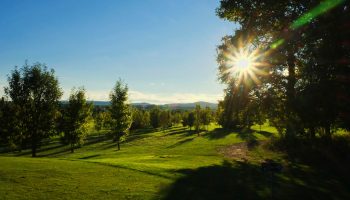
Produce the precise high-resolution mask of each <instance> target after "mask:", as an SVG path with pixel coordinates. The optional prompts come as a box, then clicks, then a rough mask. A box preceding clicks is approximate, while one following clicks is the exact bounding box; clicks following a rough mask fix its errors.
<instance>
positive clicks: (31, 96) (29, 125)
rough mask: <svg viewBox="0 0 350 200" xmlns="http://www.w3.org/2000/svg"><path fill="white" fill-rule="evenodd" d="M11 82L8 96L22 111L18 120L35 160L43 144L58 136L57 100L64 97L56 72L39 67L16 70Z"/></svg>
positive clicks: (35, 65)
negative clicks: (56, 134) (56, 127)
mask: <svg viewBox="0 0 350 200" xmlns="http://www.w3.org/2000/svg"><path fill="white" fill-rule="evenodd" d="M8 82H9V87H7V88H5V93H6V95H7V96H8V97H9V98H10V99H11V100H12V102H13V104H14V106H16V107H17V108H18V109H19V111H18V112H19V114H18V119H17V120H18V122H19V124H20V126H21V129H22V130H21V131H23V137H24V138H26V140H27V141H28V142H29V143H30V145H31V148H32V156H33V157H35V156H36V150H37V148H38V146H39V145H40V142H41V141H42V140H43V139H45V138H48V137H49V136H52V135H54V134H55V125H56V118H57V116H58V100H59V99H60V97H61V96H62V92H61V89H60V88H59V84H58V80H57V78H56V77H55V75H54V70H50V71H49V70H48V69H47V67H46V66H45V65H43V64H40V63H36V64H34V65H32V66H29V65H28V64H25V65H24V66H23V67H22V68H20V69H17V68H16V69H15V70H13V71H12V73H11V75H10V76H9V78H8ZM19 145H21V144H19Z"/></svg>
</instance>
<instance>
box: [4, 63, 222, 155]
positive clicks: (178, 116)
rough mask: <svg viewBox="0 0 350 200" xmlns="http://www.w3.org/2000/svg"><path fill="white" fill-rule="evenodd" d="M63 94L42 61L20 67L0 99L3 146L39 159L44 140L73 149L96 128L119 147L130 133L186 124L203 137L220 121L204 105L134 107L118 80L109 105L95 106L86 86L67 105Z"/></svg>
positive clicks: (80, 88) (71, 94) (77, 90)
mask: <svg viewBox="0 0 350 200" xmlns="http://www.w3.org/2000/svg"><path fill="white" fill-rule="evenodd" d="M62 94H63V93H62V90H61V88H60V86H59V82H58V79H57V77H56V76H55V72H54V70H53V69H48V68H47V67H46V66H45V65H43V64H41V63H35V64H33V65H28V64H27V63H26V64H25V65H24V66H23V67H21V68H17V67H16V68H15V69H14V70H13V71H12V72H11V74H10V75H9V76H8V87H5V95H4V96H3V97H2V98H1V99H0V145H2V146H5V147H6V148H9V149H10V150H18V151H21V150H22V149H27V148H30V149H31V152H32V156H33V157H35V156H36V154H37V150H38V148H40V146H41V145H42V143H43V142H44V141H46V140H47V139H50V138H52V137H57V136H59V137H60V139H61V142H62V143H63V144H66V145H69V146H70V150H71V152H72V153H73V152H74V150H75V149H76V148H77V147H79V146H81V145H83V143H84V140H85V139H86V136H87V135H88V133H89V132H90V131H91V130H90V128H89V126H90V124H92V123H91V122H93V124H94V128H95V130H96V131H97V132H99V133H100V131H101V130H102V129H104V130H108V135H112V136H113V140H114V141H115V142H116V143H117V149H118V150H119V149H120V142H122V141H123V140H125V138H126V137H127V135H128V134H129V131H130V130H135V129H146V128H153V129H159V130H162V131H165V130H166V129H168V128H170V127H172V126H174V125H180V124H182V125H183V126H184V127H188V128H189V129H190V130H191V129H192V127H194V129H195V131H196V133H197V134H198V135H199V133H200V131H201V130H203V129H206V130H207V129H208V125H209V124H210V123H211V122H213V121H215V119H216V117H215V114H216V113H214V111H212V110H211V109H210V108H209V107H206V108H204V109H202V108H201V107H200V105H197V106H196V108H195V109H194V110H192V111H179V110H167V109H161V108H160V107H158V106H156V107H154V108H152V109H148V110H147V109H141V108H137V107H132V106H131V105H130V104H129V101H128V87H127V85H126V84H125V83H123V82H122V81H121V80H118V81H117V82H116V84H115V86H114V88H113V89H112V90H111V92H110V95H109V100H110V105H109V106H107V107H102V108H101V107H96V108H94V106H93V104H92V103H91V102H88V101H87V98H86V91H85V89H84V88H83V87H79V88H73V89H72V90H71V93H70V96H69V99H68V101H67V102H64V103H63V102H61V101H60V98H61V97H62Z"/></svg>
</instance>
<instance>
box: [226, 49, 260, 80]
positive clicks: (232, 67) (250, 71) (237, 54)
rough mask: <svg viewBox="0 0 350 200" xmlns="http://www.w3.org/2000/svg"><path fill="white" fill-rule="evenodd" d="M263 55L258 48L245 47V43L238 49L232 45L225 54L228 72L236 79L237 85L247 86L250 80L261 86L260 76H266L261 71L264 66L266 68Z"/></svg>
mask: <svg viewBox="0 0 350 200" xmlns="http://www.w3.org/2000/svg"><path fill="white" fill-rule="evenodd" d="M262 55H263V54H262V53H259V51H258V49H257V48H255V49H254V48H253V47H252V46H251V45H247V44H246V45H243V43H240V44H239V45H238V46H237V47H236V46H233V45H231V46H229V48H227V50H226V51H225V53H224V56H225V65H226V72H227V73H229V76H231V77H232V78H234V79H236V81H237V85H240V84H241V83H245V84H247V83H248V82H250V80H252V81H253V82H254V83H256V84H260V83H261V82H260V80H259V78H258V76H259V75H264V74H266V73H264V71H263V70H262V69H261V67H262V66H265V64H264V63H262V62H261V59H262Z"/></svg>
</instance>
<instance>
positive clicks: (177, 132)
mask: <svg viewBox="0 0 350 200" xmlns="http://www.w3.org/2000/svg"><path fill="white" fill-rule="evenodd" d="M193 134H195V131H194V130H189V129H188V128H185V127H184V128H180V129H176V130H170V131H168V133H167V134H166V136H170V135H182V136H190V135H193Z"/></svg>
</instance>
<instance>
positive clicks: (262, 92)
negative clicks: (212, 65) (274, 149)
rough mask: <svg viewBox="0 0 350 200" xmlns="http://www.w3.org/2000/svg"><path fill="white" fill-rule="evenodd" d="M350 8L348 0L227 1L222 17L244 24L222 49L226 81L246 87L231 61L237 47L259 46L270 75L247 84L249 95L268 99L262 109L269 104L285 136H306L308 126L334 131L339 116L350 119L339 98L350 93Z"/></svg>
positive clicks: (220, 59)
mask: <svg viewBox="0 0 350 200" xmlns="http://www.w3.org/2000/svg"><path fill="white" fill-rule="evenodd" d="M348 9H349V2H348V1H347V2H346V1H343V0H334V1H332V0H326V1H323V2H320V1H317V0H311V1H294V0H292V1H290V0H283V1H271V0H247V1H239V0H222V1H221V4H220V7H219V8H218V9H217V14H218V16H219V17H221V18H223V19H226V20H229V21H233V22H235V23H237V24H238V25H239V28H238V29H237V30H236V33H235V35H234V36H227V37H225V38H224V39H223V44H222V45H220V46H219V48H218V62H219V78H220V80H221V81H222V82H223V83H227V84H230V83H231V82H232V81H233V82H235V83H236V88H239V87H241V86H239V85H238V84H237V83H239V81H237V80H232V79H235V77H232V76H230V75H229V72H230V70H228V69H229V67H228V66H227V65H225V63H227V62H226V61H227V55H228V54H229V53H230V47H231V46H239V44H242V43H243V44H245V46H247V45H248V46H249V45H250V46H249V49H259V50H260V54H261V57H260V58H259V59H261V60H264V61H265V62H266V63H268V65H265V66H264V67H261V66H260V70H261V71H263V72H264V73H261V74H265V75H261V74H257V77H258V78H259V79H260V83H258V84H244V86H243V87H245V89H246V90H247V91H248V93H247V94H248V97H249V99H258V98H264V100H265V103H262V104H264V105H265V106H262V108H263V107H265V108H268V110H266V112H267V113H268V116H269V118H270V122H272V123H273V124H275V125H276V126H277V128H278V129H279V130H280V132H283V133H285V136H295V135H298V134H303V132H304V130H305V128H309V129H310V130H311V131H310V132H313V130H314V129H315V128H316V127H320V128H322V129H324V130H325V132H327V134H328V135H329V133H330V127H331V125H332V124H334V123H335V121H336V119H337V118H339V119H346V118H347V117H346V116H349V114H348V112H344V115H343V116H345V117H344V118H341V117H339V116H340V114H341V112H340V111H339V110H340V109H339V108H338V107H339V106H338V105H341V106H342V108H343V109H342V110H344V108H346V106H345V105H349V103H348V102H349V101H339V99H340V98H339V96H342V97H344V96H346V97H349V92H347V91H346V89H344V88H345V87H346V86H345V85H346V84H347V83H348V81H344V80H348V78H346V77H349V72H348V71H349V70H348V68H349V63H348V62H342V61H344V60H346V58H347V56H348V55H349V47H348V45H346V40H347V39H346V35H348V33H349V31H345V32H344V31H343V30H344V29H343V28H342V27H344V24H346V21H348V20H349V12H348ZM343 32H344V33H343ZM242 41H243V42H242ZM237 44H238V45H237ZM335 44H337V45H335ZM261 60H257V61H258V62H260V61H261ZM344 72H346V75H344ZM342 73H343V74H342ZM266 75H267V76H266ZM232 91H237V90H232ZM234 94H235V93H230V95H234ZM236 94H237V92H236ZM258 96H260V97H258ZM344 102H347V103H344ZM248 103H249V101H248ZM248 105H249V104H248ZM345 110H346V109H345ZM224 112H225V111H224ZM312 116H315V117H312ZM342 121H344V120H342Z"/></svg>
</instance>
